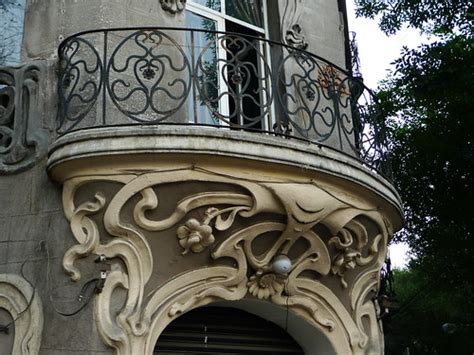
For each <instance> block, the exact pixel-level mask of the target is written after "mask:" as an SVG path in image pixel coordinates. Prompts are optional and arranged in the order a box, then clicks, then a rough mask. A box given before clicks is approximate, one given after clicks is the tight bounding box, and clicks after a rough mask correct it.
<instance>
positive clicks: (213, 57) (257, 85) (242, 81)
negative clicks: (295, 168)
mask: <svg viewBox="0 0 474 355" xmlns="http://www.w3.org/2000/svg"><path fill="white" fill-rule="evenodd" d="M59 59H60V68H59V101H60V108H59V114H58V126H57V131H58V133H59V134H60V135H65V134H68V133H71V132H76V131H78V130H91V131H90V134H98V132H97V130H98V129H101V128H107V127H117V130H124V129H125V130H126V129H128V128H125V127H127V126H129V127H130V126H137V125H140V126H153V128H154V129H156V130H160V129H164V130H166V127H168V128H170V127H172V126H179V127H184V126H188V128H190V127H189V126H198V127H200V128H201V129H204V128H208V129H209V128H218V129H219V130H221V131H223V132H227V133H228V134H230V135H231V134H237V133H236V131H247V132H255V133H260V135H259V136H258V137H259V138H257V139H267V138H268V137H274V138H275V139H278V140H279V141H280V142H281V143H282V144H283V145H285V144H287V143H289V142H293V143H294V144H297V142H299V141H300V142H301V141H303V142H307V143H313V144H315V145H317V146H322V147H327V148H329V150H335V151H338V152H342V153H344V154H345V155H349V156H350V157H351V158H355V159H356V160H357V161H358V162H360V163H362V165H364V166H366V167H367V168H368V169H369V170H372V171H375V172H377V173H379V174H382V175H385V176H389V174H390V171H389V164H388V161H387V160H388V150H387V143H386V138H385V129H384V117H383V115H382V113H381V110H380V109H379V106H378V105H377V102H376V99H375V97H374V95H373V93H372V92H371V91H370V90H369V89H367V88H366V87H365V86H364V84H363V83H362V80H361V79H360V78H358V77H352V76H351V75H350V74H349V73H347V72H346V71H345V70H343V69H342V68H339V67H338V66H336V65H334V64H332V63H330V62H328V61H326V60H325V59H323V58H321V57H319V56H317V55H314V54H312V53H309V52H307V51H304V50H298V49H295V48H292V47H289V46H287V45H285V44H282V43H277V42H273V41H270V40H266V39H264V38H260V37H253V36H246V35H242V34H235V33H222V32H215V31H205V30H196V29H182V28H123V29H109V30H96V31H88V32H82V33H78V34H76V35H74V36H71V37H69V38H67V39H65V40H64V41H63V42H62V43H61V45H60V47H59ZM119 126H125V127H119ZM174 128H175V129H177V127H174ZM130 129H132V128H131V127H130ZM109 131H110V129H109ZM263 135H264V136H268V137H263ZM239 137H242V136H241V135H240V136H239ZM274 141H275V140H274Z"/></svg>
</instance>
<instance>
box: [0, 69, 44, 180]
mask: <svg viewBox="0 0 474 355" xmlns="http://www.w3.org/2000/svg"><path fill="white" fill-rule="evenodd" d="M45 71H46V64H45V62H42V61H34V62H30V63H27V64H25V65H22V66H20V67H0V174H12V173H16V172H19V171H22V170H25V169H28V168H30V167H31V166H33V165H34V164H35V163H36V162H37V161H38V160H39V159H41V158H42V157H44V156H45V155H46V152H47V143H48V135H47V131H46V130H45V128H44V127H43V122H42V115H41V111H40V107H41V103H42V101H41V97H42V95H44V93H43V92H41V88H42V87H43V86H44V85H43V84H44V83H42V81H44V80H43V77H44V75H45Z"/></svg>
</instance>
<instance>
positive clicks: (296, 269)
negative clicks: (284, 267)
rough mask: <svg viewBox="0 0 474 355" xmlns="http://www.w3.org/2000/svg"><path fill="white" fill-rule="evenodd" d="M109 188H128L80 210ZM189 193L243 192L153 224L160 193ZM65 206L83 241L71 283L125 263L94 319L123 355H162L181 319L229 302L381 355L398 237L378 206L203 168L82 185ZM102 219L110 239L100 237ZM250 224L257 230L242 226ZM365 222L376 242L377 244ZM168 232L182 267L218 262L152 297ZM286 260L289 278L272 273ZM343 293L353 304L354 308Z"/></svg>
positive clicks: (72, 189)
mask: <svg viewBox="0 0 474 355" xmlns="http://www.w3.org/2000/svg"><path fill="white" fill-rule="evenodd" d="M107 181H108V182H111V183H114V184H117V183H119V184H121V188H120V189H119V190H118V192H116V193H115V194H114V195H113V196H107V195H106V194H105V193H103V192H102V191H99V190H96V191H95V197H94V199H93V200H90V201H83V200H82V202H81V203H79V204H77V205H76V203H75V202H74V201H75V200H76V199H75V197H76V193H77V191H78V190H80V189H81V188H82V187H84V186H86V185H87V184H89V183H95V182H102V183H103V182H107ZM189 182H193V183H203V184H213V183H214V184H218V185H219V186H223V184H224V185H229V186H231V185H232V186H235V187H236V188H237V190H238V191H240V192H238V193H236V192H231V191H218V190H217V191H203V192H200V193H198V194H193V195H190V196H186V197H184V198H182V199H181V200H180V201H178V202H177V203H176V206H175V208H174V211H173V212H172V213H171V214H169V215H168V216H165V217H162V218H160V219H155V218H153V217H150V216H152V215H153V213H152V212H153V211H156V210H159V208H160V206H161V204H163V203H166V201H159V200H158V196H157V193H156V191H157V190H159V189H160V186H161V185H164V184H180V183H189ZM91 186H93V185H91ZM63 201H64V208H65V213H66V217H67V218H68V219H69V220H70V222H71V229H72V232H73V234H74V236H75V238H76V239H77V241H78V244H77V245H75V246H73V247H72V248H71V249H70V250H69V251H68V252H67V253H66V254H65V256H64V267H65V269H66V270H67V271H68V272H69V273H70V275H71V277H72V278H73V279H74V280H78V279H79V278H80V270H78V269H77V268H76V266H75V262H76V260H77V259H79V258H81V257H84V256H87V255H90V254H93V253H95V254H101V255H105V256H106V257H107V258H109V259H111V260H121V262H120V263H115V264H113V267H112V271H111V272H110V274H109V275H108V277H107V280H106V282H105V285H104V289H103V292H102V293H101V294H100V295H98V300H97V302H96V317H95V319H96V320H97V326H98V329H99V331H100V333H101V336H102V337H103V339H104V341H105V342H106V343H107V344H108V345H109V346H111V347H114V348H115V349H116V350H117V353H118V354H152V353H153V349H154V346H155V343H156V341H157V339H158V337H159V335H160V334H161V332H162V331H163V330H164V328H165V327H166V326H167V325H168V324H169V323H170V322H171V321H173V320H174V319H175V318H177V317H179V316H180V315H181V314H183V313H185V312H187V311H190V310H192V309H194V308H197V307H200V306H203V305H206V304H210V303H213V302H216V301H219V300H228V301H232V300H240V299H243V298H245V297H250V298H257V299H259V300H261V301H262V302H272V303H275V304H277V305H280V306H282V307H288V309H289V310H290V311H291V312H294V313H295V314H298V315H299V316H301V317H303V318H304V319H306V321H307V322H308V323H309V324H311V325H312V326H313V327H315V328H317V329H319V330H320V331H321V332H323V333H324V334H325V335H326V336H327V337H328V339H329V340H330V341H331V342H332V344H333V346H334V348H335V349H336V351H337V353H353V354H369V353H374V352H373V350H374V349H379V350H380V349H381V346H382V345H380V344H382V343H381V340H380V339H381V335H380V334H381V333H380V329H379V328H378V323H377V314H376V313H377V311H376V307H375V305H374V303H373V301H372V299H373V297H374V295H375V293H376V292H377V289H378V283H379V274H378V272H379V269H380V267H381V265H382V263H383V260H384V257H385V252H386V245H387V240H388V236H389V234H390V228H389V227H388V226H387V225H386V223H385V221H384V218H383V216H382V215H381V213H380V212H379V211H378V210H377V208H375V207H374V206H373V205H370V204H368V203H363V202H361V201H357V200H352V199H351V198H350V197H349V195H347V194H344V193H341V192H340V191H337V190H334V189H332V188H331V187H328V186H325V187H322V186H320V185H318V184H316V183H315V182H313V181H308V182H307V183H292V182H287V181H279V182H259V181H252V180H243V179H235V178H233V177H231V176H224V175H222V174H214V173H212V172H209V171H204V170H203V171H201V170H199V169H195V168H194V169H181V170H179V171H163V172H146V173H143V174H140V173H137V174H136V175H134V174H127V175H113V176H103V175H101V176H87V177H78V178H72V179H69V180H67V182H66V184H65V185H64V195H63ZM131 201H134V202H133V205H130V203H131ZM126 205H127V206H128V207H127V208H128V211H129V212H127V213H128V217H127V218H126V220H127V221H125V220H124V213H125V210H126V209H125V206H126ZM130 208H131V210H130ZM197 209H200V210H201V211H204V213H201V214H200V215H201V217H200V218H194V217H189V216H188V214H189V213H190V212H192V211H194V210H197ZM130 211H131V212H130ZM99 213H100V215H101V216H103V227H104V228H103V230H105V231H106V232H107V234H108V237H107V238H104V237H101V235H100V234H101V233H100V230H102V228H99V226H98V222H97V215H98V214H99ZM269 214H270V215H280V216H282V217H284V218H282V219H286V222H282V219H280V220H279V221H276V220H272V219H269V218H268V217H261V218H259V216H268V215H269ZM248 218H252V220H253V221H254V222H252V223H251V224H250V225H249V224H248V223H243V224H242V221H245V220H247V219H248ZM239 221H240V222H239ZM366 221H370V223H371V225H372V227H371V228H372V229H374V228H375V229H376V230H377V233H378V234H376V235H375V236H373V231H372V232H371V233H369V230H368V227H367V226H366V224H365V223H366ZM318 225H323V226H324V228H326V229H327V230H328V231H329V232H330V233H331V235H333V237H331V238H329V239H327V238H326V239H325V238H323V237H322V236H320V235H319V234H318V233H317V232H316V231H315V227H316V226H318ZM168 230H175V231H176V232H175V234H174V235H173V234H172V233H168V235H166V238H169V239H166V242H167V243H176V244H177V245H179V246H180V248H181V249H182V254H183V255H184V256H183V257H184V258H186V257H188V255H189V254H191V253H208V255H209V260H210V262H209V265H207V266H205V267H197V268H192V269H191V270H189V271H186V272H184V273H180V274H178V275H175V276H173V277H172V278H170V279H169V280H168V281H167V282H166V283H164V284H162V285H159V286H154V285H150V284H149V281H150V278H151V275H152V274H153V273H154V272H159V271H158V270H153V265H154V264H153V258H154V255H153V250H152V249H151V247H150V245H149V243H148V238H153V237H155V236H156V233H158V232H163V231H168ZM216 232H219V233H220V238H219V239H218V238H216V237H215V235H214V234H215V233H216ZM223 235H224V236H225V237H223ZM267 235H274V236H277V239H276V240H274V241H273V242H272V243H271V245H269V246H268V249H267V250H266V251H264V252H263V253H260V254H256V253H255V251H254V248H253V243H254V241H255V240H257V239H258V238H262V237H263V238H265V236H267ZM160 238H163V235H161V236H160ZM297 243H300V244H299V245H305V248H304V250H301V248H300V250H299V251H298V252H297V254H296V255H295V254H294V253H293V254H291V250H292V247H293V246H294V245H296V244H297ZM279 254H288V255H290V254H291V255H292V256H291V258H292V264H293V267H292V269H291V270H290V272H288V273H287V274H276V273H275V272H274V271H273V270H272V267H271V265H272V260H273V259H274V258H275V256H277V255H279ZM170 257H171V256H170ZM223 259H225V260H233V262H234V263H233V266H230V265H229V263H222V262H221V260H223ZM348 273H350V274H351V278H350V280H348V279H347V278H346V274H348ZM354 274H356V276H355V277H354ZM311 275H319V276H318V277H313V276H311ZM325 278H334V279H335V280H339V283H340V284H338V283H337V282H336V283H329V284H335V285H337V286H336V287H337V290H335V288H334V287H333V286H331V287H329V286H328V285H329V284H326V283H325V282H323V280H324V279H325ZM117 289H122V290H125V291H126V293H127V297H126V302H125V304H124V305H123V306H122V308H121V309H120V310H119V311H118V313H117V310H114V311H112V309H113V305H112V303H113V298H114V297H113V294H114V292H115V290H117ZM145 289H147V290H148V291H147V292H145ZM335 292H336V293H339V294H340V293H343V294H345V295H346V296H344V297H346V299H348V300H349V305H347V303H346V304H344V302H343V301H342V300H341V296H340V295H337V294H336V293H335ZM363 318H364V319H369V322H368V323H367V322H363V321H362V319H363ZM367 324H368V325H367ZM374 333H377V334H378V337H377V336H374V335H373V334H374ZM371 339H372V340H371ZM373 339H375V340H373ZM377 351H378V350H377ZM377 351H376V352H377Z"/></svg>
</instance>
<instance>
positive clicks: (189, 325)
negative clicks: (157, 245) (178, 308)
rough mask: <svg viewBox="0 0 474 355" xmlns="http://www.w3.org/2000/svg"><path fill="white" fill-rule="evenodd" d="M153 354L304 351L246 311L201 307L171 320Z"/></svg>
mask: <svg viewBox="0 0 474 355" xmlns="http://www.w3.org/2000/svg"><path fill="white" fill-rule="evenodd" d="M154 353H155V354H304V351H303V350H302V348H301V347H300V346H299V345H298V343H297V342H296V341H295V340H294V339H293V338H292V337H291V336H290V335H289V334H288V333H287V332H285V331H284V330H283V329H282V328H280V327H279V326H277V325H276V324H274V323H272V322H269V321H267V320H265V319H263V318H260V317H258V316H255V315H253V314H251V313H248V312H246V311H243V310H240V309H236V308H227V307H201V308H198V309H195V310H193V311H190V312H188V313H186V314H184V315H182V316H181V317H179V318H177V319H175V320H174V321H173V322H171V323H170V324H169V325H168V326H167V327H166V328H165V330H164V331H163V332H162V333H161V335H160V337H159V339H158V342H157V343H156V346H155V351H154Z"/></svg>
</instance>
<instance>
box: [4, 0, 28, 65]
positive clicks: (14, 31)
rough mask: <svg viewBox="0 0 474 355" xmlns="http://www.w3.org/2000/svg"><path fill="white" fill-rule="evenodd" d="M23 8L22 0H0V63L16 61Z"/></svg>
mask: <svg viewBox="0 0 474 355" xmlns="http://www.w3.org/2000/svg"><path fill="white" fill-rule="evenodd" d="M23 10H24V4H23V1H22V0H0V19H1V21H0V65H6V64H10V63H16V62H18V59H19V56H20V55H19V54H20V53H19V50H20V41H21V35H22V27H23V15H22V11H23Z"/></svg>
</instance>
